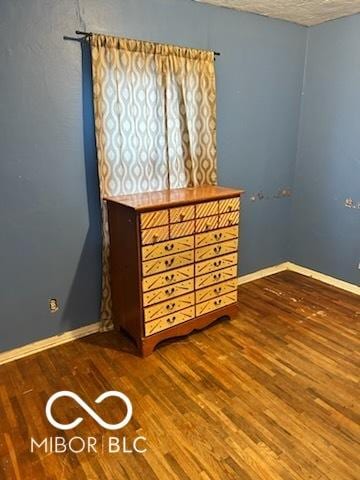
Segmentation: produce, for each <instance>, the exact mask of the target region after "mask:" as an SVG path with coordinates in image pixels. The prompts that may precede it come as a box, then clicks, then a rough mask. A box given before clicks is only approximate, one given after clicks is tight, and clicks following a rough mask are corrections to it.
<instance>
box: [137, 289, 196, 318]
mask: <svg viewBox="0 0 360 480" xmlns="http://www.w3.org/2000/svg"><path fill="white" fill-rule="evenodd" d="M194 301H195V295H194V293H188V294H187V295H182V296H181V297H176V298H173V299H171V300H167V301H166V302H162V303H157V304H156V305H153V306H151V307H145V308H144V320H145V322H151V320H155V319H156V318H159V317H163V316H165V315H172V314H173V313H174V312H177V311H178V310H183V309H185V308H188V307H192V306H193V305H194V303H195V302H194Z"/></svg>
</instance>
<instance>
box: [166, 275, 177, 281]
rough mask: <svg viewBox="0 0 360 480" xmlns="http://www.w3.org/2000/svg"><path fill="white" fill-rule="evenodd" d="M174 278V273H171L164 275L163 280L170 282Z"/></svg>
mask: <svg viewBox="0 0 360 480" xmlns="http://www.w3.org/2000/svg"><path fill="white" fill-rule="evenodd" d="M174 278H175V274H174V273H172V274H171V275H166V277H165V280H166V281H167V282H172V281H173V280H174Z"/></svg>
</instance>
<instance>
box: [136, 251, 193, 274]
mask: <svg viewBox="0 0 360 480" xmlns="http://www.w3.org/2000/svg"><path fill="white" fill-rule="evenodd" d="M193 262H194V251H193V250H188V251H187V252H181V253H177V254H175V255H168V256H166V257H161V258H157V259H155V260H147V261H146V262H143V263H142V270H143V276H144V277H146V276H148V275H154V274H155V273H159V272H164V271H167V270H170V269H172V268H177V267H182V266H184V265H189V264H190V263H193Z"/></svg>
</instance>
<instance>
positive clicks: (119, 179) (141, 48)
mask: <svg viewBox="0 0 360 480" xmlns="http://www.w3.org/2000/svg"><path fill="white" fill-rule="evenodd" d="M91 54H92V74H93V95H94V111H95V133H96V145H97V156H98V170H99V181H100V197H101V199H103V197H104V196H107V195H123V194H129V193H138V192H147V191H156V190H163V189H168V188H181V187H191V186H197V185H204V184H212V185H214V184H216V94H215V69H214V56H213V53H212V52H208V51H204V50H194V49H189V48H180V47H174V46H170V45H163V44H156V43H151V42H142V41H138V40H129V39H122V38H117V37H109V36H104V35H93V36H92V38H91ZM102 216H103V278H102V282H103V283H102V285H103V296H102V308H101V322H102V326H103V329H108V328H111V326H112V320H111V294H110V279H109V232H108V222H107V211H106V206H105V202H104V201H103V200H102Z"/></svg>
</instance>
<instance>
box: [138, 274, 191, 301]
mask: <svg viewBox="0 0 360 480" xmlns="http://www.w3.org/2000/svg"><path fill="white" fill-rule="evenodd" d="M193 291H194V279H193V278H191V279H190V280H184V281H183V282H179V283H175V284H174V285H169V286H168V287H163V288H157V289H156V290H151V291H150V292H145V293H144V294H143V304H144V306H145V307H147V306H149V305H153V304H154V303H158V302H163V301H166V300H169V299H171V298H174V297H178V296H180V295H184V294H185V293H191V292H193Z"/></svg>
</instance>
